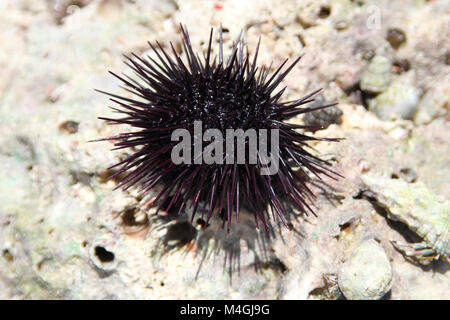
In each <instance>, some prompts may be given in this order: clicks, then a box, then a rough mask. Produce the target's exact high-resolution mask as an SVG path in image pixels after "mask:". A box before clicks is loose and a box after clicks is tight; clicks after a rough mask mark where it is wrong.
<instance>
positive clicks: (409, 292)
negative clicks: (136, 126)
mask: <svg viewBox="0 0 450 320" xmlns="http://www.w3.org/2000/svg"><path fill="white" fill-rule="evenodd" d="M0 9H1V10H0V36H1V39H2V44H1V46H0V123H1V126H0V174H1V177H2V179H0V298H3V299H11V298H13V299H38V298H46V299H57V298H58V299H89V298H92V299H105V298H106V299H115V298H123V299H131V298H136V299H161V298H167V299H179V298H190V299H213V298H215V299H338V298H343V297H346V298H355V296H353V295H349V294H348V293H347V292H346V289H343V288H342V286H341V283H339V278H340V277H338V274H339V272H340V270H342V268H344V267H345V266H346V263H349V262H348V261H349V259H350V261H352V260H355V261H359V260H358V259H352V258H351V257H352V253H354V252H355V251H356V252H358V250H360V249H357V248H358V247H359V246H360V245H361V243H364V241H366V240H367V239H374V240H372V243H373V241H376V243H377V246H378V247H377V248H378V249H379V248H383V251H384V256H383V259H385V258H386V259H387V260H388V261H384V262H383V263H384V265H385V266H387V265H390V267H391V270H392V282H391V283H390V287H391V290H390V291H389V294H388V295H383V298H389V299H450V267H449V263H448V262H446V261H444V260H442V259H441V260H432V261H431V262H430V261H429V262H430V263H428V264H423V263H422V262H421V261H416V260H414V259H410V257H408V256H405V253H404V252H401V251H400V250H398V249H397V248H396V247H395V246H393V245H392V241H396V242H398V243H400V242H402V243H408V244H413V243H417V242H420V241H422V240H423V239H422V238H427V236H428V234H425V233H419V234H418V233H417V232H416V231H417V230H418V228H416V226H414V222H410V221H409V220H407V219H406V220H404V221H402V220H400V221H395V220H399V219H393V218H392V215H391V214H389V212H417V210H415V209H414V206H416V205H417V206H419V208H418V210H419V209H420V210H419V211H420V212H421V215H422V216H421V219H424V221H429V219H432V215H431V213H432V212H434V211H433V210H435V209H436V210H437V209H439V210H441V211H442V219H443V221H444V223H443V224H442V225H443V228H444V229H443V230H440V231H439V232H441V233H443V232H444V233H445V231H446V230H447V231H448V229H449V226H448V224H447V225H446V224H445V221H447V222H448V220H449V219H450V218H449V213H448V211H447V212H445V209H444V210H443V209H442V205H441V203H444V202H445V201H446V200H447V201H448V199H450V181H449V179H448V177H449V176H450V159H449V154H450V147H449V141H450V128H449V123H448V104H449V92H450V91H449V87H448V83H449V81H446V80H447V79H448V75H449V74H450V72H449V71H450V67H449V63H448V57H449V52H448V46H446V44H447V42H448V38H449V35H450V34H449V33H450V23H449V18H448V12H449V10H450V7H449V5H448V1H444V0H436V1H402V2H395V1H388V0H382V1H350V0H339V1H324V0H320V1H316V0H314V1H312V0H311V1H309V0H305V1H294V0H280V1H277V3H276V4H275V5H274V2H273V1H260V0H249V1H241V0H224V1H202V0H182V1H175V0H168V1H159V0H151V1H138V0H137V1H125V0H124V1H121V0H113V1H105V0H103V1H100V0H97V1H95V0H93V1H69V0H67V1H62V0H61V1H43V0H42V1H40V0H35V1H32V0H28V1H26V0H18V1H12V0H6V1H1V2H0ZM179 22H182V23H184V24H186V25H187V27H188V29H189V32H190V34H191V39H192V44H193V46H194V47H196V48H198V49H199V50H205V49H206V47H207V45H208V44H207V42H206V39H207V37H208V35H209V29H210V27H211V26H213V27H215V28H217V27H218V26H219V24H220V23H222V25H223V27H224V28H225V30H227V32H226V33H225V35H224V41H225V43H226V44H230V43H231V41H232V40H233V39H234V38H235V37H236V36H237V35H238V34H239V32H240V31H241V29H243V35H244V37H245V40H246V42H247V43H248V46H249V49H250V51H252V49H253V48H254V47H255V45H256V43H257V41H258V37H259V36H261V48H260V63H262V64H266V65H268V64H269V63H270V61H272V60H273V61H274V64H275V65H277V64H280V63H281V62H282V61H283V59H284V58H286V57H291V58H294V57H297V56H298V55H303V58H302V60H301V63H300V64H299V65H298V67H296V68H294V70H293V71H292V73H291V74H290V75H289V76H288V78H287V79H286V80H285V81H284V85H286V86H287V90H286V99H288V100H291V98H292V99H294V98H295V97H298V96H301V95H304V94H306V93H309V92H311V91H313V90H315V89H317V88H320V87H322V88H323V89H324V90H323V92H322V94H323V99H324V100H325V101H338V102H339V105H338V108H339V110H340V112H335V113H334V114H339V121H337V120H336V121H334V120H335V119H333V121H329V120H327V121H326V125H327V126H328V127H327V128H326V129H324V130H319V131H317V132H315V133H314V134H315V135H317V136H327V137H341V138H345V140H343V141H341V142H339V143H325V142H320V143H317V144H315V145H314V147H315V148H316V149H317V150H318V151H319V152H320V153H321V154H322V155H323V157H325V158H327V159H329V160H330V161H331V162H332V163H333V166H334V169H335V170H336V171H338V172H339V173H340V174H342V175H343V176H345V179H340V180H339V181H333V180H329V179H326V180H324V181H316V182H315V183H314V186H312V188H314V190H315V192H316V193H317V195H318V199H317V202H316V203H315V208H316V211H317V213H318V217H314V216H308V217H298V218H294V217H292V218H291V219H290V226H291V229H287V228H284V227H283V226H281V225H280V226H279V225H278V224H277V223H274V224H273V235H272V237H271V238H270V239H267V238H266V237H265V236H264V234H263V233H261V232H260V231H258V230H255V228H254V224H253V219H252V217H251V215H245V214H243V215H242V216H243V218H242V221H241V222H240V224H239V225H235V226H234V228H233V231H232V232H231V233H230V234H226V232H224V231H223V230H221V229H220V223H218V221H212V223H211V226H209V227H208V228H206V230H205V231H200V226H201V221H194V222H195V223H194V225H191V224H190V223H188V222H187V221H188V220H189V219H188V218H187V216H188V215H187V213H186V214H183V215H182V216H180V217H175V216H173V215H171V213H170V212H169V213H159V214H158V215H157V214H156V213H155V211H154V209H153V208H152V206H151V201H150V202H149V201H148V199H147V198H142V197H141V196H140V195H139V194H137V193H136V191H134V190H130V191H128V192H124V191H120V190H116V191H113V188H114V186H115V185H116V184H117V181H115V180H107V179H106V178H107V177H108V176H109V175H110V174H111V172H108V171H107V170H106V168H107V167H109V166H110V165H112V164H114V163H115V162H117V160H118V159H121V158H122V157H123V156H124V154H125V151H123V152H120V151H116V152H110V149H111V147H112V146H111V144H110V143H108V142H88V141H90V140H93V139H98V138H103V137H107V136H111V135H114V134H116V133H118V132H120V131H121V128H120V127H119V126H114V127H112V126H107V125H106V124H105V123H103V122H101V121H99V120H98V119H97V117H98V116H100V115H101V116H108V114H110V113H111V112H112V111H111V110H109V109H108V108H107V99H106V98H105V97H104V96H102V95H100V94H98V93H96V92H94V90H93V89H94V88H98V89H102V90H106V91H116V92H119V91H120V89H119V88H118V83H117V81H116V80H115V79H114V78H113V77H112V76H110V75H109V74H108V72H107V71H108V70H114V71H116V72H121V71H124V70H126V66H125V65H124V64H123V63H122V54H128V53H130V52H135V53H136V54H143V53H144V52H146V51H147V50H148V46H147V40H151V41H154V40H156V39H158V40H160V41H161V42H162V43H163V44H164V45H167V44H168V42H169V41H172V42H173V43H174V45H175V47H176V48H180V29H179V26H178V23H179ZM392 30H394V31H395V32H393V31H392ZM379 57H384V58H383V59H384V60H383V61H384V69H383V70H382V72H379V73H378V74H381V75H382V77H383V79H381V80H380V79H375V80H374V79H369V80H370V81H369V80H368V79H367V77H368V76H367V74H368V70H373V65H374V64H375V63H376V62H377V61H378V60H379V59H380V58H379ZM387 66H389V68H388V67H387ZM377 70H378V69H377ZM375 73H376V72H375ZM387 79H389V80H387ZM369 84H370V85H371V86H372V87H373V85H374V84H375V85H376V87H377V88H376V89H375V90H373V88H372V87H370V86H369ZM340 113H342V115H341V114H340ZM327 119H328V118H327ZM295 121H297V122H302V121H304V119H301V118H299V119H296V120H295ZM122 129H123V128H122ZM369 175H370V177H375V178H374V179H378V180H376V181H381V180H383V181H384V184H385V185H386V186H387V187H392V186H394V185H395V183H396V184H399V183H400V184H401V185H402V186H404V187H405V188H406V189H408V190H416V189H417V188H419V189H420V188H424V189H423V190H426V192H427V196H428V198H429V199H443V200H442V201H444V202H439V201H437V202H433V201H430V202H429V203H427V206H428V207H427V208H429V209H427V210H422V209H423V208H424V207H423V206H422V205H421V204H420V203H419V204H416V203H415V202H414V201H396V198H397V197H398V196H397V195H395V192H391V193H389V188H383V184H381V185H379V184H377V185H376V186H375V184H372V185H371V186H370V185H369V186H368V181H367V180H366V181H365V180H364V177H367V176H369ZM390 181H393V184H392V185H391V184H390ZM394 181H395V183H394ZM400 181H401V182H400ZM416 185H417V186H419V187H417V186H416ZM367 189H369V190H372V192H375V193H376V195H379V197H378V198H379V199H378V200H380V199H381V200H380V201H382V203H384V204H385V205H386V206H387V207H390V208H387V209H392V211H389V210H388V211H386V210H380V208H379V206H377V203H379V202H376V201H375V202H374V201H371V198H370V196H369V195H368V194H367V193H365V191H367ZM375 189H376V190H375ZM421 190H422V189H421ZM392 194H394V196H392ZM383 197H384V198H383ZM389 197H390V198H389ZM392 197H393V198H394V199H391V198H392ZM383 199H384V200H383ZM386 199H388V200H389V199H390V200H389V201H387V200H386ZM390 201H393V202H390ZM435 204H436V206H437V207H436V208H434V205H435ZM411 206H412V207H413V208H412V209H411ZM441 211H439V212H441ZM428 212H430V215H427V213H428ZM214 222H216V223H214ZM445 228H447V229H445ZM378 249H377V250H378ZM353 256H354V255H353ZM380 256H381V254H380ZM358 264H359V263H356V267H361V265H358ZM386 270H387V269H386ZM385 274H387V272H386V273H385ZM386 279H387V277H386ZM362 283H363V280H361V282H360V283H358V285H361V284H362ZM383 283H387V281H386V282H383ZM339 287H340V288H341V289H342V290H341V289H339ZM386 290H388V286H383V290H380V291H377V294H375V295H373V296H372V297H376V298H380V297H381V294H379V292H381V291H383V292H384V291H386ZM342 291H343V293H344V294H342Z"/></svg>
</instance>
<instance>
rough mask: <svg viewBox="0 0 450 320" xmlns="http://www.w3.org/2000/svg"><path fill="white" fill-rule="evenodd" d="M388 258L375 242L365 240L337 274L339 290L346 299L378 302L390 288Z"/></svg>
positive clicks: (390, 274)
mask: <svg viewBox="0 0 450 320" xmlns="http://www.w3.org/2000/svg"><path fill="white" fill-rule="evenodd" d="M392 277H393V274H392V267H391V264H390V262H389V258H388V257H387V255H386V253H385V252H384V250H383V247H382V246H380V244H379V243H378V242H376V241H375V240H373V239H371V240H366V241H364V242H363V243H361V244H360V245H359V246H358V247H357V248H356V249H355V250H354V251H353V252H352V255H351V256H350V258H349V259H348V260H347V261H346V262H345V263H344V265H343V266H342V267H341V270H340V272H339V278H338V282H339V288H340V289H341V291H342V292H343V293H344V296H345V297H346V298H347V299H351V300H378V299H381V298H382V297H383V296H384V295H386V294H387V293H388V292H389V290H390V289H391V286H392Z"/></svg>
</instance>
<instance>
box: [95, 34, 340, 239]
mask: <svg viewBox="0 0 450 320" xmlns="http://www.w3.org/2000/svg"><path fill="white" fill-rule="evenodd" d="M181 29H182V40H183V47H184V52H185V55H186V58H185V59H184V60H183V59H182V58H181V57H180V56H179V55H178V54H177V52H176V51H175V49H174V48H173V46H172V45H171V50H170V51H171V52H170V53H169V52H168V51H167V50H165V49H163V48H162V46H161V45H160V44H159V43H158V42H157V45H156V46H153V45H152V44H150V46H151V48H152V49H153V51H154V53H155V55H156V58H155V59H153V58H151V57H149V56H148V57H145V58H141V57H138V56H136V55H134V54H133V55H132V57H127V61H126V64H127V65H128V66H129V67H130V68H131V69H132V70H133V71H134V72H135V74H136V75H137V76H138V77H139V79H140V80H134V79H132V78H131V77H129V76H127V75H123V76H119V75H116V74H114V73H112V72H111V73H112V74H113V75H114V76H116V77H117V78H118V79H120V80H121V81H122V82H123V84H124V89H126V90H127V91H128V92H129V93H132V94H133V95H134V97H133V98H129V97H125V96H120V95H115V94H111V93H107V94H108V95H110V96H111V97H112V98H111V100H112V101H113V102H114V103H116V104H117V107H116V108H114V109H115V110H116V111H118V112H119V113H121V114H123V115H124V117H122V118H118V119H111V118H103V117H102V118H100V119H103V120H106V121H108V122H111V123H118V124H129V125H131V126H132V127H134V128H135V130H133V131H131V132H126V133H122V134H120V135H119V136H115V137H110V138H107V139H109V140H113V139H114V141H115V146H116V148H119V149H121V148H134V147H137V148H138V151H136V152H135V153H133V154H131V155H129V156H128V157H127V158H126V159H125V160H123V161H121V162H119V163H117V164H116V165H114V166H113V167H114V168H118V170H117V172H116V174H115V175H123V176H124V177H123V179H122V181H121V182H120V184H119V185H118V186H117V187H123V188H125V189H126V188H129V187H131V186H140V188H141V192H143V193H146V192H149V191H150V190H151V189H154V188H155V187H156V186H157V185H159V186H160V187H159V190H160V191H159V192H158V194H157V196H156V199H155V201H154V203H156V205H157V206H158V209H164V210H170V209H171V210H176V212H178V213H181V212H182V211H183V210H186V209H187V208H190V209H192V210H190V211H192V219H193V218H194V216H195V215H196V214H197V213H198V214H201V216H202V218H203V219H205V220H206V223H205V226H206V225H208V221H209V220H210V218H211V216H212V215H213V214H221V215H222V216H223V223H224V225H225V223H226V224H227V229H228V230H229V229H230V227H231V221H232V220H233V219H232V218H233V216H235V217H236V221H238V219H239V212H240V206H241V205H242V204H243V203H244V204H245V205H246V206H247V207H249V208H250V209H251V211H252V212H253V213H254V215H255V221H256V225H258V223H259V222H261V223H262V224H263V225H264V227H265V228H266V230H267V228H268V216H269V212H270V211H271V212H272V213H273V214H274V216H277V217H279V218H280V219H281V221H283V222H284V223H285V217H286V210H287V208H286V205H293V206H295V207H296V208H297V209H298V210H299V211H300V212H302V213H307V212H308V211H310V212H313V211H312V210H311V208H310V206H309V205H308V204H307V200H308V201H309V200H311V199H313V198H314V194H313V193H312V192H311V190H310V189H309V188H308V186H307V184H308V181H309V180H310V176H311V175H315V176H321V175H330V174H331V175H333V172H332V171H331V170H330V169H329V168H328V166H329V164H328V163H327V162H325V161H323V160H321V159H320V158H318V157H317V156H314V155H312V154H311V153H309V152H308V151H307V150H306V148H307V147H308V145H307V143H308V141H311V140H319V139H317V138H314V137H311V136H307V135H305V134H303V133H300V132H299V131H298V130H299V129H300V130H317V129H318V127H317V126H313V127H312V126H309V127H308V126H301V125H293V124H288V123H286V122H285V120H287V119H289V118H292V117H294V116H296V115H298V114H302V113H306V112H311V111H314V110H317V109H322V108H327V107H329V106H331V105H334V104H331V105H324V106H319V107H314V108H308V107H304V105H305V104H307V103H308V102H311V101H313V98H312V97H313V95H314V94H316V93H317V92H318V91H319V90H317V91H315V92H313V93H311V94H309V95H307V96H305V97H303V98H301V99H298V100H295V101H289V102H281V101H280V98H281V97H282V94H283V92H284V89H281V90H279V91H278V92H275V89H276V88H277V87H278V86H279V84H280V83H281V81H282V80H283V79H284V78H285V77H286V75H287V74H288V73H289V72H290V70H291V69H292V68H293V67H294V66H295V65H296V63H297V62H298V61H299V59H300V58H298V59H297V60H295V61H294V62H293V63H292V64H291V65H290V66H289V67H287V68H286V69H285V70H283V68H284V66H285V64H286V63H287V60H286V61H284V63H283V64H282V65H281V66H280V67H279V68H277V69H276V70H275V71H273V72H272V71H271V68H270V67H269V68H266V67H264V66H263V67H262V68H259V67H258V66H257V64H256V60H257V56H258V49H259V43H258V46H257V48H256V51H255V54H254V55H253V57H250V55H249V53H248V50H246V51H244V49H243V42H242V40H241V39H240V37H239V38H238V40H237V41H236V42H235V44H234V46H233V49H232V52H231V54H230V56H229V57H228V59H227V60H225V59H224V58H223V44H222V31H220V43H219V57H214V58H213V57H212V56H211V44H212V39H213V31H212V30H211V34H210V38H209V45H208V49H207V52H206V54H205V55H204V57H203V58H202V59H201V58H199V56H198V54H196V53H194V51H193V49H192V46H191V43H190V39H189V35H188V33H187V31H186V30H185V29H184V28H183V27H182V28H181ZM196 121H201V123H202V126H203V130H208V129H217V130H219V131H220V132H222V133H223V136H224V137H226V133H225V132H226V130H227V129H242V130H249V129H255V130H261V129H266V130H278V132H279V141H278V142H279V147H278V149H277V152H278V154H277V156H278V158H279V161H280V162H279V168H278V171H277V172H276V173H275V174H273V175H264V174H262V170H263V169H264V168H265V167H266V166H267V164H266V163H264V162H262V161H261V159H260V158H258V159H257V161H256V163H250V162H249V161H247V162H245V163H234V164H228V163H226V162H225V161H224V162H223V163H213V164H207V163H204V162H202V163H198V161H195V159H192V160H193V161H192V162H189V163H180V164H175V163H174V162H173V161H172V158H171V153H172V149H173V148H174V147H175V145H176V144H177V142H176V141H172V140H173V139H172V133H173V132H174V130H176V129H184V130H188V131H189V132H192V133H193V132H194V122H196ZM320 140H328V141H336V140H337V139H320ZM244 143H245V144H248V141H247V140H245V141H244ZM270 143H271V141H270V139H269V147H268V150H272V149H271V148H270ZM192 144H194V141H192ZM206 145H207V143H206ZM269 152H270V151H269ZM247 153H248V152H247ZM222 156H223V158H225V157H226V154H225V152H224V153H223V155H222ZM270 156H273V155H270ZM193 157H194V155H193ZM246 159H249V157H247V158H246ZM113 167H112V168H113Z"/></svg>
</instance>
